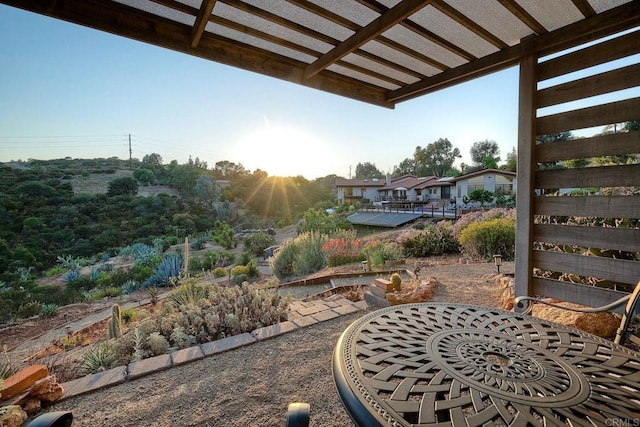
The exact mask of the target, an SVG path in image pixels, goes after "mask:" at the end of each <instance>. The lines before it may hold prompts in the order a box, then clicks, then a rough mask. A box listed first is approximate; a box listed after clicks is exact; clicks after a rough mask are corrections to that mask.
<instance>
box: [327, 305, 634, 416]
mask: <svg viewBox="0 0 640 427" xmlns="http://www.w3.org/2000/svg"><path fill="white" fill-rule="evenodd" d="M333 374H334V379H335V383H336V386H337V389H338V393H339V395H340V398H341V399H342V402H343V404H344V406H345V408H346V409H347V411H348V412H349V414H350V416H351V418H352V419H353V421H354V422H355V423H356V424H357V425H358V426H367V427H370V426H380V425H391V426H409V425H417V426H435V425H437V426H480V425H482V426H500V425H509V426H526V425H533V426H537V425H544V426H556V425H561V426H565V425H571V426H580V425H588V426H632V425H633V426H640V353H637V352H634V351H632V350H630V349H627V348H625V347H622V346H619V345H616V344H613V343H612V342H610V341H608V340H605V339H601V338H598V337H596V336H593V335H590V334H587V333H583V332H581V331H578V330H575V329H572V328H569V327H566V326H563V325H560V324H555V323H552V322H547V321H543V320H540V319H537V318H534V317H530V316H526V315H521V314H517V313H512V312H508V311H503V310H498V309H491V308H486V307H477V306H471V305H460V304H447V303H422V304H406V305H399V306H393V307H388V308H384V309H381V310H377V311H375V312H372V313H369V314H367V315H365V316H363V317H361V318H360V319H358V320H356V321H355V322H354V323H353V324H352V325H350V326H349V327H348V328H347V329H346V330H345V331H344V332H343V334H342V336H341V337H340V339H339V341H338V343H337V345H336V348H335V351H334V355H333Z"/></svg>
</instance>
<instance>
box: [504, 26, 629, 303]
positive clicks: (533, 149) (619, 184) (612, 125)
mask: <svg viewBox="0 0 640 427" xmlns="http://www.w3.org/2000/svg"><path fill="white" fill-rule="evenodd" d="M637 54H640V30H636V31H633V32H630V33H627V34H624V35H621V36H619V37H616V38H614V39H612V40H608V41H604V42H601V43H598V44H594V45H592V46H589V47H585V48H582V49H579V50H577V51H573V52H570V53H567V54H564V55H562V54H560V55H558V56H557V57H555V58H553V59H550V60H546V61H545V60H540V59H537V58H536V59H535V61H533V63H532V62H531V61H530V60H529V59H526V58H525V59H524V60H523V61H522V62H521V64H520V66H521V71H520V78H521V81H520V123H519V126H520V129H519V143H518V190H519V191H520V192H525V194H518V199H517V203H518V207H517V209H518V211H517V221H518V226H517V233H518V235H517V243H516V294H517V295H539V296H545V297H551V298H557V299H560V300H564V301H570V302H574V303H577V304H582V305H588V306H599V305H604V304H606V303H608V302H611V301H613V300H615V299H618V298H619V297H620V296H621V295H623V294H624V293H625V292H628V291H629V290H630V289H632V288H633V286H634V285H635V284H636V283H637V282H638V280H640V130H637V129H635V130H633V131H631V130H629V129H627V128H626V123H628V122H636V121H637V122H638V123H639V124H640V97H638V94H639V93H640V91H638V90H635V89H639V90H640V65H638V63H637V62H638V61H637V60H636V61H635V62H634V61H622V65H618V64H620V63H612V61H616V60H619V59H622V58H628V57H630V56H632V55H637ZM603 64H604V68H608V69H607V71H605V72H602V71H593V70H598V69H600V68H601V67H595V68H591V67H594V66H595V65H603ZM571 73H575V74H571ZM531 78H533V79H535V83H534V85H533V86H534V87H533V88H532V83H531V81H530V80H531ZM549 79H554V80H549ZM547 80H549V81H547ZM556 82H559V83H556ZM543 86H547V87H543ZM614 92H617V94H615V95H614V96H613V98H615V100H614V101H611V100H610V99H607V101H602V102H597V100H598V98H591V97H595V96H599V95H607V94H611V93H614ZM630 93H631V95H629V94H630ZM589 98H591V99H589ZM602 98H608V97H606V96H605V97H601V98H600V99H602ZM575 101H585V103H584V104H582V105H585V104H587V103H588V105H589V106H588V107H583V106H581V107H580V108H575V107H573V108H572V104H570V103H571V102H575ZM542 108H549V110H551V111H554V112H553V113H551V114H549V113H545V112H544V111H543V110H541V109H542ZM532 116H533V118H531V117H532ZM597 127H600V128H601V129H605V127H606V129H610V130H609V131H607V132H601V133H600V134H598V135H594V136H591V137H586V138H579V137H575V135H574V137H573V139H566V138H558V137H551V136H559V134H561V133H565V132H576V131H580V130H581V129H586V128H596V129H597ZM593 133H594V134H595V133H598V130H594V131H593ZM565 136H566V135H565ZM523 156H526V157H528V158H522V157H523ZM529 156H530V157H529ZM614 156H615V157H614ZM576 159H577V160H578V161H573V162H572V160H576ZM596 160H597V161H596ZM528 168H530V169H528ZM523 169H524V170H523ZM521 203H522V204H523V206H521V205H520V204H521ZM528 213H530V216H529V215H527V214H528Z"/></svg>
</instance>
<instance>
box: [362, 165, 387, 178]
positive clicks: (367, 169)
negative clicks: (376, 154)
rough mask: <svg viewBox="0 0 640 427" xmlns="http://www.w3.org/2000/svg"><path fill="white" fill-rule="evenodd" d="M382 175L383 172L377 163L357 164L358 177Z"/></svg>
mask: <svg viewBox="0 0 640 427" xmlns="http://www.w3.org/2000/svg"><path fill="white" fill-rule="evenodd" d="M382 175H383V174H382V172H380V171H379V170H378V168H377V167H376V165H375V164H373V163H369V162H365V163H358V165H357V166H356V178H359V179H364V178H376V177H381V176H382Z"/></svg>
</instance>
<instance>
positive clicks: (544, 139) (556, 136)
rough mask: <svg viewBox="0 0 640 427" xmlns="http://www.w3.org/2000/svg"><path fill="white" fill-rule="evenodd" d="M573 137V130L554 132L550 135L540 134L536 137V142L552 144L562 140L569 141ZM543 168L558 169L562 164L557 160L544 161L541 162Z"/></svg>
mask: <svg viewBox="0 0 640 427" xmlns="http://www.w3.org/2000/svg"><path fill="white" fill-rule="evenodd" d="M572 139H573V134H572V133H571V131H566V132H559V133H552V134H549V135H540V136H539V137H537V138H536V144H551V143H556V142H561V141H569V140H572ZM540 166H541V168H542V169H558V168H560V166H559V165H558V162H557V161H556V160H554V161H551V162H542V163H541V164H540Z"/></svg>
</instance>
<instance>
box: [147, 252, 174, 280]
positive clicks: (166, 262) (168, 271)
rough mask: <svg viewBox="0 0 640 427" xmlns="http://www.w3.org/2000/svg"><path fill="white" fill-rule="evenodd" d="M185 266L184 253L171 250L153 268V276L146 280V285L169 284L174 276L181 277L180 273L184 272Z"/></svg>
mask: <svg viewBox="0 0 640 427" xmlns="http://www.w3.org/2000/svg"><path fill="white" fill-rule="evenodd" d="M183 266H184V260H183V258H182V255H180V254H178V253H175V252H171V253H168V254H166V255H165V256H164V258H162V261H160V263H158V265H156V266H155V267H154V269H153V273H151V277H149V278H148V279H147V280H146V281H145V282H144V287H145V288H148V287H149V286H154V285H155V286H167V285H169V283H170V280H171V279H172V278H174V277H180V273H181V272H182V268H183Z"/></svg>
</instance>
